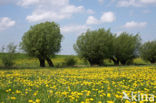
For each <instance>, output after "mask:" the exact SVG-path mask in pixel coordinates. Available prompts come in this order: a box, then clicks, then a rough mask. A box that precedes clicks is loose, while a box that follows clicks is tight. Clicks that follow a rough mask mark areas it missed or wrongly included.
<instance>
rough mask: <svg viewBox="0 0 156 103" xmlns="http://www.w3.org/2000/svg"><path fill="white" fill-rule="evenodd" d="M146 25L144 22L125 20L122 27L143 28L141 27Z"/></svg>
mask: <svg viewBox="0 0 156 103" xmlns="http://www.w3.org/2000/svg"><path fill="white" fill-rule="evenodd" d="M146 25H147V23H146V22H135V21H130V22H127V23H126V24H125V25H124V26H123V27H124V28H127V29H133V28H143V27H146Z"/></svg>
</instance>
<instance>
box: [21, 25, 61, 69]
mask: <svg viewBox="0 0 156 103" xmlns="http://www.w3.org/2000/svg"><path fill="white" fill-rule="evenodd" d="M61 40H62V35H61V33H60V27H59V25H57V24H56V23H55V22H45V23H40V24H37V25H35V26H32V27H31V28H30V30H29V31H27V32H26V33H25V34H24V36H23V38H22V42H21V47H22V49H23V50H24V51H25V52H26V53H28V55H29V56H33V57H37V58H38V59H39V60H40V66H43V67H44V66H45V63H44V60H47V61H48V63H51V60H50V59H49V58H50V56H54V55H55V54H56V53H57V52H59V51H60V48H61ZM49 65H50V64H49Z"/></svg>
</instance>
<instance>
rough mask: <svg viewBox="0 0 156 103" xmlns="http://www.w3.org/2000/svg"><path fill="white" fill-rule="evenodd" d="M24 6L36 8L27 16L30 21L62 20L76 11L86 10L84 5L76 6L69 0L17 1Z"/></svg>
mask: <svg viewBox="0 0 156 103" xmlns="http://www.w3.org/2000/svg"><path fill="white" fill-rule="evenodd" d="M17 4H18V5H20V6H23V7H29V6H33V7H34V8H35V9H34V11H33V12H32V14H31V15H28V16H27V17H26V20H28V21H29V22H37V21H42V20H57V21H58V20H62V19H66V18H70V17H71V16H72V15H73V14H74V13H81V12H83V11H84V7H83V6H75V5H71V4H70V3H69V0H22V1H19V2H18V3H17Z"/></svg>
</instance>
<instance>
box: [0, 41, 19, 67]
mask: <svg viewBox="0 0 156 103" xmlns="http://www.w3.org/2000/svg"><path fill="white" fill-rule="evenodd" d="M6 49H7V52H8V53H3V55H2V56H1V58H2V63H3V65H4V66H5V67H7V68H9V67H12V66H13V65H14V64H15V50H16V46H15V45H14V44H12V43H10V44H9V45H8V46H7V48H6Z"/></svg>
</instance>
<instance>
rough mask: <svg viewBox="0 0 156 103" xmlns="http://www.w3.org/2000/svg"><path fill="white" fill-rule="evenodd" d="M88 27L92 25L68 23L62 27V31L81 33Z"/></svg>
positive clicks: (65, 32) (64, 32)
mask: <svg viewBox="0 0 156 103" xmlns="http://www.w3.org/2000/svg"><path fill="white" fill-rule="evenodd" d="M88 28H90V27H89V26H87V25H66V26H63V27H61V32H62V33H63V34H67V33H77V34H81V33H83V32H85V31H86V30H87V29H88Z"/></svg>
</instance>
